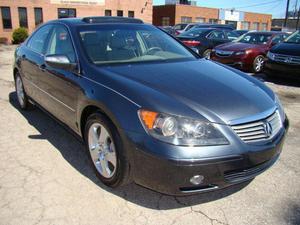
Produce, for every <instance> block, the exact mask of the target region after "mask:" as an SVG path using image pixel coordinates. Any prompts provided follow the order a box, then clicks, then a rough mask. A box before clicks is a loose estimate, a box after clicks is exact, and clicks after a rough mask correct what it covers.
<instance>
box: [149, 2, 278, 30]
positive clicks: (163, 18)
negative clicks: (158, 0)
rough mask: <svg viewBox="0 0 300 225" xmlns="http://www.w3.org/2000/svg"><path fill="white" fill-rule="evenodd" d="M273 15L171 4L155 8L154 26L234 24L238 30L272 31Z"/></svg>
mask: <svg viewBox="0 0 300 225" xmlns="http://www.w3.org/2000/svg"><path fill="white" fill-rule="evenodd" d="M271 21H272V15H269V14H260V13H250V12H242V11H235V10H226V9H217V8H207V7H199V6H193V5H182V4H171V5H168V4H167V5H160V6H154V7H153V24H154V25H157V26H173V25H175V24H178V23H192V22H199V23H221V24H232V25H233V26H234V27H236V28H237V29H245V30H270V29H271Z"/></svg>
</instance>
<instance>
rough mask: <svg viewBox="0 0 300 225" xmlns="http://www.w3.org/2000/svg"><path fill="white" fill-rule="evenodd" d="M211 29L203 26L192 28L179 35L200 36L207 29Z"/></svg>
mask: <svg viewBox="0 0 300 225" xmlns="http://www.w3.org/2000/svg"><path fill="white" fill-rule="evenodd" d="M209 30H210V29H203V28H197V29H196V28H194V29H191V30H189V31H187V32H184V33H182V34H180V35H179V36H178V37H180V36H184V37H199V36H200V35H201V34H204V33H206V32H207V31H209Z"/></svg>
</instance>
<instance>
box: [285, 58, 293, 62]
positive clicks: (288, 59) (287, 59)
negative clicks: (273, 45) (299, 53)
mask: <svg viewBox="0 0 300 225" xmlns="http://www.w3.org/2000/svg"><path fill="white" fill-rule="evenodd" d="M291 61H292V59H291V58H290V57H288V58H286V59H285V60H284V62H285V63H290V62H291Z"/></svg>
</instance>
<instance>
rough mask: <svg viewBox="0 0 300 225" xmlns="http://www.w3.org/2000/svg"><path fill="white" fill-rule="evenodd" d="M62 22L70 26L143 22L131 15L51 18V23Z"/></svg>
mask: <svg viewBox="0 0 300 225" xmlns="http://www.w3.org/2000/svg"><path fill="white" fill-rule="evenodd" d="M55 22H60V23H64V24H67V25H70V26H77V25H86V24H109V23H128V24H143V23H144V22H143V21H142V20H140V19H136V18H130V17H117V16H94V17H83V18H63V19H57V20H51V21H49V23H55Z"/></svg>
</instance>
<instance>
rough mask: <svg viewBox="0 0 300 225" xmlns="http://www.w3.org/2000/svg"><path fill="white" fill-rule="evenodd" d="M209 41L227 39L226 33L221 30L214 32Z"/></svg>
mask: <svg viewBox="0 0 300 225" xmlns="http://www.w3.org/2000/svg"><path fill="white" fill-rule="evenodd" d="M208 38H209V39H225V35H224V32H223V31H221V30H214V31H212V32H211V33H210V34H209V36H208Z"/></svg>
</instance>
